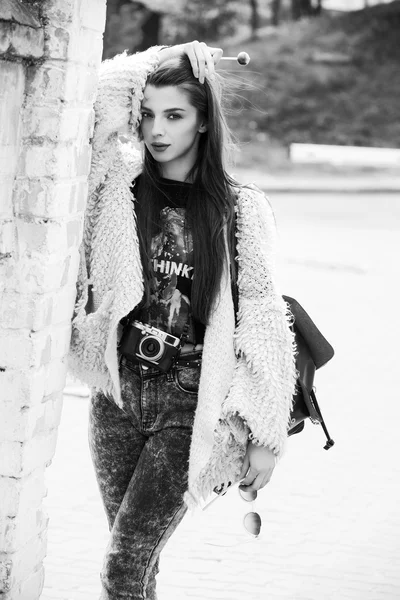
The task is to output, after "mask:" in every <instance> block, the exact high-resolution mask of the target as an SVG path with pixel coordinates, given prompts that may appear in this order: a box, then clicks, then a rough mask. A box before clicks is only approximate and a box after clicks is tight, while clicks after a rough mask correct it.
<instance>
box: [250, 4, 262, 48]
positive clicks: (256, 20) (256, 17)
mask: <svg viewBox="0 0 400 600" xmlns="http://www.w3.org/2000/svg"><path fill="white" fill-rule="evenodd" d="M250 10H251V13H250V15H251V16H250V27H251V36H252V38H253V39H256V38H257V32H258V30H259V28H260V21H261V19H260V13H259V7H258V0H250Z"/></svg>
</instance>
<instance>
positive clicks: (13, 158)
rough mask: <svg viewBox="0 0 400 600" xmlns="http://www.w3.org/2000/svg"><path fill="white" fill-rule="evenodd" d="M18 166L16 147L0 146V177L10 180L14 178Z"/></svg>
mask: <svg viewBox="0 0 400 600" xmlns="http://www.w3.org/2000/svg"><path fill="white" fill-rule="evenodd" d="M17 164H18V149H17V146H6V145H3V144H1V145H0V177H1V179H3V178H4V179H10V178H13V177H15V173H16V170H17Z"/></svg>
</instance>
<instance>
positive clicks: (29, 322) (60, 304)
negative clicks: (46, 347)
mask: <svg viewBox="0 0 400 600" xmlns="http://www.w3.org/2000/svg"><path fill="white" fill-rule="evenodd" d="M75 296H76V288H75V286H73V287H72V286H64V287H63V288H61V289H60V290H58V291H57V292H48V293H47V294H20V293H18V292H15V291H5V292H4V293H3V295H2V300H1V304H0V323H1V324H2V326H3V327H4V328H7V329H29V330H30V331H38V330H41V329H43V328H44V327H48V326H49V325H51V324H59V323H61V322H63V321H65V322H68V321H70V320H71V317H72V311H73V307H74V301H75Z"/></svg>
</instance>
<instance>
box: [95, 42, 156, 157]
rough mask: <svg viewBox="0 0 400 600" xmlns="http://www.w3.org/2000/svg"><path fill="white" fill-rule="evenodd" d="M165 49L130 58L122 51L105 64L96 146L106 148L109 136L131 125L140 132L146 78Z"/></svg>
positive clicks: (98, 111) (97, 113)
mask: <svg viewBox="0 0 400 600" xmlns="http://www.w3.org/2000/svg"><path fill="white" fill-rule="evenodd" d="M162 48H163V46H153V47H152V48H149V49H148V50H146V51H144V52H138V53H137V54H133V55H130V56H128V55H127V53H126V52H123V53H122V54H118V55H117V56H115V57H114V58H112V59H109V60H105V61H103V62H102V64H101V66H100V73H99V85H98V93H97V99H96V102H95V106H94V110H95V130H94V140H93V143H94V146H96V145H99V144H100V145H103V144H104V142H105V140H106V139H107V137H108V136H110V135H111V134H113V133H117V132H118V131H123V130H124V129H126V127H127V126H129V125H130V126H131V127H132V129H133V131H135V130H136V129H137V127H138V125H139V123H140V103H141V101H142V99H143V90H144V87H145V85H146V79H147V77H148V75H149V74H150V73H151V72H152V71H154V69H155V68H156V67H157V66H158V64H159V51H160V50H161V49H162Z"/></svg>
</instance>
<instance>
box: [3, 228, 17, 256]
mask: <svg viewBox="0 0 400 600" xmlns="http://www.w3.org/2000/svg"><path fill="white" fill-rule="evenodd" d="M14 250H15V222H14V220H9V219H7V220H5V219H4V220H2V221H0V254H11V253H12V252H14Z"/></svg>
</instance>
